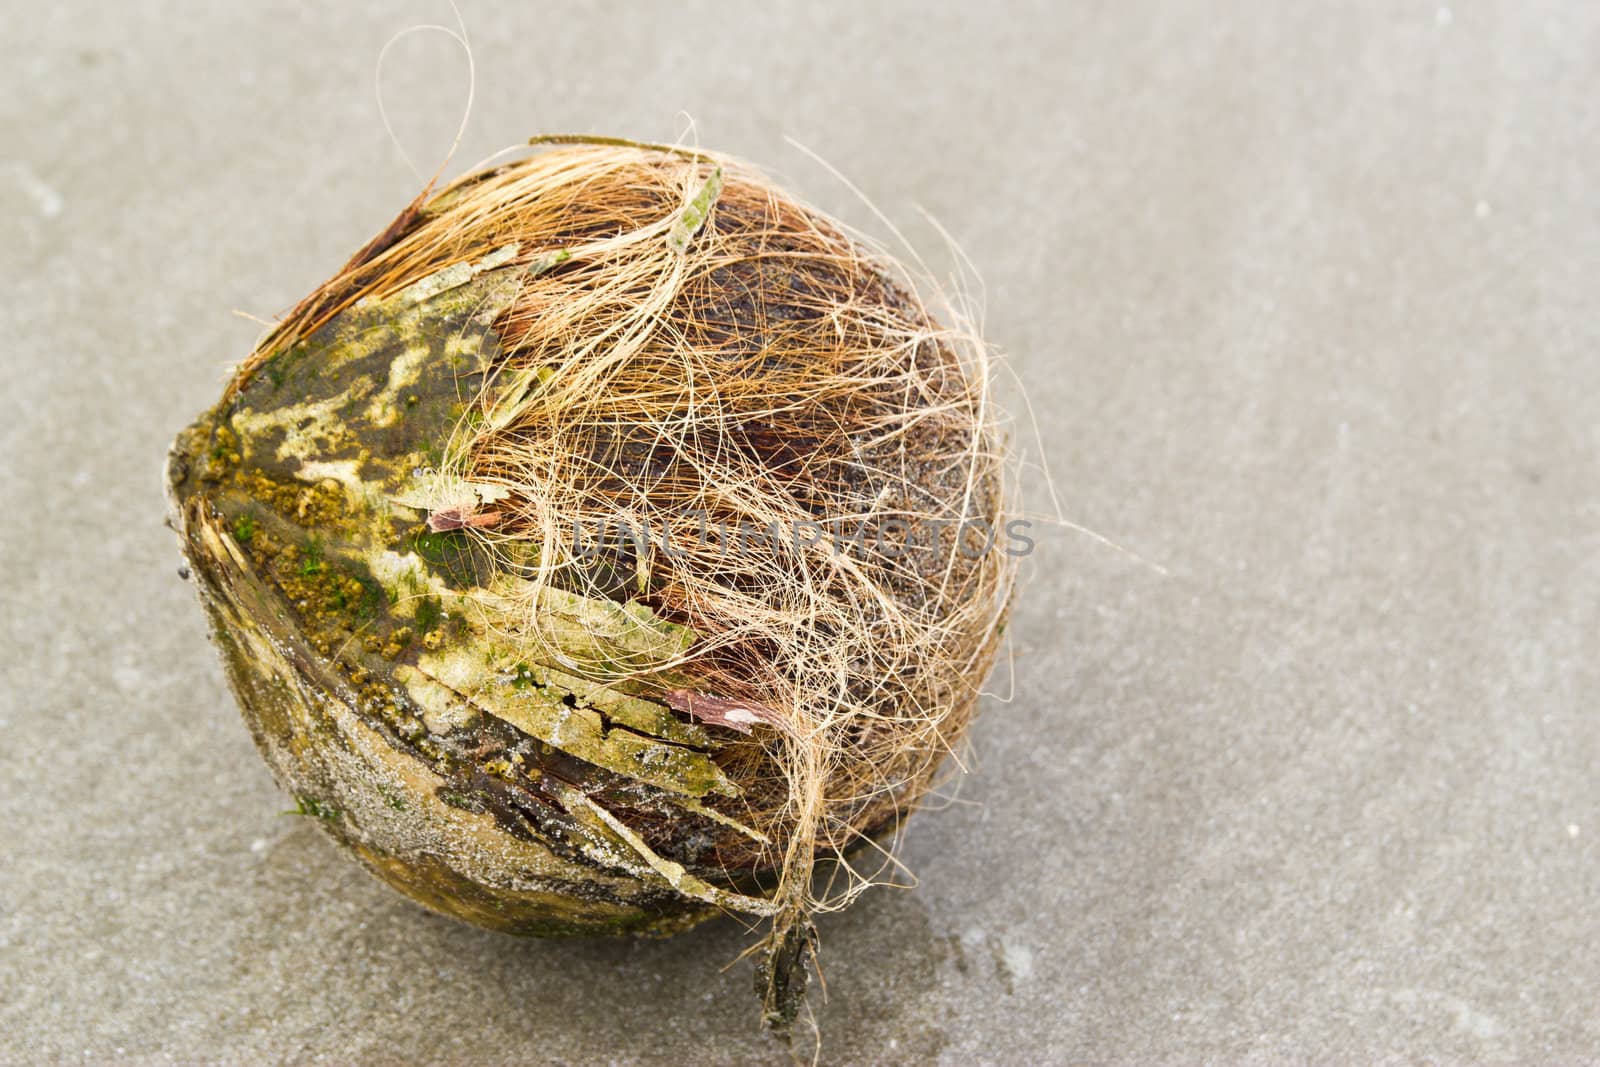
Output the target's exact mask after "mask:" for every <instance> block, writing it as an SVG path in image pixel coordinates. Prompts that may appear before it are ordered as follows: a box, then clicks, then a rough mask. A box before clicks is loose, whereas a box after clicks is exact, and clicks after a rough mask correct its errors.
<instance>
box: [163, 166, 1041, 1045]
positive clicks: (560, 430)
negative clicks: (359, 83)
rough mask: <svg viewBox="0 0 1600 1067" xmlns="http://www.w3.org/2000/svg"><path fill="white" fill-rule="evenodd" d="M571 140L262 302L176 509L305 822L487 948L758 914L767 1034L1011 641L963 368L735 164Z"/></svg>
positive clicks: (999, 541)
mask: <svg viewBox="0 0 1600 1067" xmlns="http://www.w3.org/2000/svg"><path fill="white" fill-rule="evenodd" d="M561 140H563V142H564V143H561V144H559V145H554V146H552V145H549V144H546V145H545V146H543V147H542V148H541V149H540V150H538V151H536V152H534V153H532V154H531V155H530V156H529V157H528V158H526V159H523V160H521V161H518V162H515V163H511V164H508V165H502V166H496V167H493V168H490V169H486V170H482V171H479V172H476V173H472V174H469V175H467V176H466V177H463V178H461V179H459V180H457V181H455V182H453V183H451V184H450V185H448V186H447V187H445V188H444V189H443V190H440V191H435V190H433V189H429V190H427V191H426V192H425V193H424V194H423V195H422V196H420V197H419V198H418V199H417V200H416V201H414V202H413V203H412V204H411V205H409V206H408V207H407V208H406V209H405V210H404V211H403V212H401V214H400V215H399V217H398V218H396V219H395V221H394V222H393V223H392V224H391V225H390V226H389V227H388V228H387V229H385V230H384V232H383V233H382V234H380V235H379V236H378V237H377V238H375V239H374V240H373V241H372V242H371V243H370V244H368V245H367V247H365V248H364V249H362V250H361V251H360V252H359V253H358V254H357V255H356V256H355V258H354V259H352V260H351V261H350V263H348V264H347V265H346V266H345V267H344V268H343V269H342V270H341V271H339V273H338V274H337V275H335V276H334V277H333V278H332V279H331V280H329V281H328V282H327V283H325V284H324V285H322V286H320V287H319V288H318V289H317V290H316V291H315V292H313V293H312V294H310V295H309V296H307V297H306V298H305V300H304V301H302V302H301V304H300V305H299V306H298V307H296V308H295V309H294V311H293V312H291V313H290V314H289V315H288V316H287V318H286V319H284V321H282V322H281V323H280V324H278V326H277V327H276V328H274V329H273V330H272V331H271V332H270V333H269V334H268V335H267V336H266V337H265V338H264V339H263V340H262V341H261V343H260V344H259V345H258V346H257V348H256V350H255V351H254V352H253V353H252V354H251V355H250V356H249V358H248V359H246V360H245V361H244V362H243V363H242V364H241V365H240V366H239V367H238V369H237V371H236V372H235V374H234V375H233V378H232V380H231V381H230V383H229V384H228V386H227V388H226V390H225V392H224V394H223V396H222V398H221V400H220V402H219V403H218V404H217V405H216V406H215V407H213V408H212V409H211V410H209V411H207V412H206V413H205V414H204V415H202V416H201V417H200V418H199V419H198V420H197V421H196V422H195V423H194V424H193V425H191V426H190V427H188V428H187V429H185V430H184V431H182V432H181V433H180V434H179V435H178V438H177V440H176V442H175V443H174V445H173V447H172V450H171V453H170V457H169V463H168V478H167V480H168V489H169V494H170V499H171V503H172V509H173V515H174V525H175V527H176V528H177V530H178V531H179V533H180V537H181V541H182V548H183V552H184V555H185V557H186V560H187V565H188V569H189V570H190V571H192V573H193V575H194V578H195V579H196V585H197V588H198V590H199V593H200V600H201V603H202V605H203V607H204V609H205V611H206V614H207V616H208V618H209V621H210V626H211V631H212V634H213V639H214V641H215V644H216V646H217V648H218V649H219V651H220V653H221V656H222V661H223V665H224V668H225V671H226V674H227V677H228V680H229V682H230V684H231V686H232V689H233V691H234V694H235V695H236V697H237V698H238V702H239V705H240V708H241V710H242V712H243V715H244V719H245V721H246V723H247V724H248V725H249V727H250V729H251V731H252V733H253V735H254V737H255V740H256V743H257V745H258V747H259V748H260V750H261V753H262V755H263V757H264V758H265V760H266V762H267V764H268V766H269V767H270V768H271V770H272V773H273V775H274V776H275V778H276V779H277V781H278V782H279V783H280V784H281V785H282V786H283V787H284V788H285V789H286V790H287V791H288V792H289V793H290V794H292V795H293V797H294V798H295V804H296V810H297V811H299V812H300V813H302V814H304V815H306V816H309V817H311V818H314V819H315V820H316V821H317V823H318V824H319V825H321V826H322V827H323V828H324V829H325V830H327V831H328V833H329V834H330V835H331V836H332V837H333V838H334V840H336V841H337V842H339V843H340V844H341V845H343V846H344V847H345V848H347V849H348V850H349V851H350V852H351V853H353V854H354V855H355V856H356V857H357V858H358V859H359V860H360V861H361V862H362V863H363V864H364V865H365V866H366V867H367V868H368V869H369V870H370V871H372V872H373V873H374V874H375V875H377V876H378V877H379V878H380V879H382V880H383V881H385V882H387V883H388V884H389V885H391V886H393V887H394V888H396V889H398V890H399V891H400V892H402V893H404V894H406V895H407V896H409V897H411V898H412V899H414V900H416V901H418V902H420V903H422V904H424V905H426V906H427V907H429V908H432V909H434V910H436V911H439V912H442V913H444V914H447V915H451V916H455V917H456V918H459V919H463V920H466V921H468V922H472V923H476V924H478V925H480V926H485V927H490V928H493V929H496V930H502V931H506V932H509V933H514V934H524V935H537V936H549V935H562V934H577V935H589V934H670V933H673V932H676V931H680V930H683V929H686V928H687V927H689V926H692V925H693V924H695V923H697V922H699V921H701V920H703V919H705V918H707V917H708V916H711V915H714V914H717V913H720V912H732V913H736V914H742V915H747V916H752V917H756V918H758V919H760V920H764V921H765V922H766V929H767V934H766V939H765V942H764V944H763V946H762V948H763V949H764V955H763V959H762V962H761V965H760V966H759V967H758V969H757V983H758V990H759V992H760V994H761V997H762V1000H763V1004H764V1018H765V1019H766V1021H768V1022H769V1023H773V1024H776V1025H779V1026H783V1025H786V1024H787V1023H788V1022H789V1021H791V1020H792V1019H793V1018H794V1013H795V1011H796V1010H797V1008H798V1006H799V1004H800V1001H801V997H802V995H803V991H804V988H805V981H806V973H807V962H808V959H809V957H810V955H811V953H812V952H813V950H814V945H815V941H814V936H813V933H812V927H811V921H810V917H811V916H812V915H813V914H815V913H817V912H818V911H823V910H827V909H830V908H837V907H841V906H843V905H844V904H846V903H848V902H849V901H850V900H851V899H853V898H854V897H855V896H856V895H857V894H858V893H859V892H860V891H861V890H862V889H863V888H864V887H866V886H867V885H869V884H871V883H873V882H874V881H875V880H877V878H876V873H877V872H880V871H882V870H883V869H884V865H885V864H886V863H892V862H893V854H892V838H893V836H894V835H892V834H891V831H892V830H893V829H894V828H895V827H896V826H898V824H899V823H900V821H901V820H902V819H903V818H904V817H905V816H906V814H907V813H908V812H909V811H910V810H911V809H912V808H913V807H914V806H915V805H916V804H917V802H918V800H919V799H920V798H921V797H922V796H923V795H924V794H925V793H926V792H927V790H928V789H929V787H930V784H931V783H932V781H933V778H934V774H935V771H936V769H937V768H938V767H939V766H940V763H941V760H942V759H943V758H944V756H945V755H946V754H947V753H949V752H950V751H951V750H952V749H953V748H955V747H956V746H957V745H958V743H959V741H960V739H961V737H962V735H963V732H964V730H965V729H966V726H967V723H968V722H969V720H970V718H971V716H972V714H973V712H974V709H975V707H976V704H977V701H978V695H979V686H980V684H981V683H982V681H983V679H984V678H985V676H986V675H987V674H988V672H989V670H990V667H991V665H992V663H993V660H994V658H995V652H996V645H997V641H998V639H999V635H1000V633H1001V631H1002V630H1003V627H1004V622H1005V617H1006V612H1007V608H1008V604H1009V597H1010V591H1011V582H1012V566H1011V564H1012V560H1011V558H1010V555H1009V553H1008V552H1007V550H1006V544H1005V541H1004V538H1003V536H997V534H1000V533H1001V532H1002V531H1003V530H1004V529H1005V526H1006V523H1007V517H1008V513H1007V510H1006V500H1005V494H1004V481H1005V468H1004V457H1003V452H1002V448H1001V442H1000V439H999V436H998V433H997V431H996V428H995V425H996V417H995V413H994V410H993V407H992V404H991V401H990V398H989V369H988V357H987V354H986V351H985V348H984V346H983V345H982V343H981V341H980V340H979V339H978V338H977V337H976V336H975V335H973V333H972V332H971V331H970V329H968V328H967V327H966V326H965V325H964V324H963V323H962V322H961V321H959V319H952V320H950V321H951V324H950V325H945V324H942V323H941V322H939V321H936V319H935V318H934V316H933V315H932V314H930V312H929V311H928V309H927V308H926V307H925V306H924V304H923V302H922V301H921V299H919V297H918V296H917V295H916V292H915V290H914V288H913V286H912V285H911V284H910V283H909V282H908V281H907V277H906V275H905V273H904V272H903V271H902V270H901V269H900V268H899V267H897V266H896V265H895V264H894V263H893V262H892V261H891V260H890V259H889V258H888V257H886V256H885V255H883V254H882V253H880V252H878V251H877V250H875V249H873V248H871V247H869V246H868V245H867V244H866V243H864V242H863V241H862V240H860V239H858V238H856V237H853V236H852V235H850V234H849V233H848V231H847V230H846V229H845V228H844V227H843V226H841V225H840V224H839V223H837V222H835V221H833V220H831V219H829V218H828V217H826V216H825V215H823V214H821V213H819V212H818V211H816V210H814V209H812V208H810V207H807V206H805V205H804V204H802V203H800V202H798V201H797V200H796V199H794V198H793V197H791V196H790V195H788V194H787V193H785V192H783V191H782V190H781V189H779V188H777V187H776V186H774V184H773V183H772V182H771V181H769V180H768V179H767V178H765V177H764V176H762V175H761V174H760V173H758V172H756V171H755V170H753V169H752V168H750V167H748V166H746V165H743V164H741V163H739V162H737V161H735V160H733V159H730V158H727V157H723V156H720V155H713V154H709V153H702V152H689V151H684V150H679V149H673V148H665V147H661V146H650V145H638V144H632V143H627V142H617V141H607V140H600V139H589V140H584V141H581V142H580V141H576V140H575V139H561ZM819 864H826V865H827V876H826V877H824V876H823V874H822V873H821V872H820V871H819V869H818V865H819Z"/></svg>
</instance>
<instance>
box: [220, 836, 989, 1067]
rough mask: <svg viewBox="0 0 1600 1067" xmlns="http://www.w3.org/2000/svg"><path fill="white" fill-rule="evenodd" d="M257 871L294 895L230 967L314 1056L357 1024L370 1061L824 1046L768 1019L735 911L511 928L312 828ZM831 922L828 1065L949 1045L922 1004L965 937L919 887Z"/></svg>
mask: <svg viewBox="0 0 1600 1067" xmlns="http://www.w3.org/2000/svg"><path fill="white" fill-rule="evenodd" d="M255 881H256V882H257V883H258V884H255V885H253V886H251V887H250V889H249V890H248V896H249V897H251V898H252V899H254V900H257V901H259V900H275V901H279V902H281V905H280V906H279V907H278V908H276V909H274V911H273V912H272V913H271V914H260V913H257V914H256V915H255V916H252V917H251V919H252V920H253V921H245V922H243V923H241V924H240V927H239V929H238V933H237V940H236V943H235V946H234V949H235V951H234V953H233V955H234V958H235V960H236V961H238V963H237V969H236V971H235V973H234V975H233V977H234V979H235V980H236V981H238V982H240V983H242V984H244V985H245V986H247V987H249V988H254V989H260V990H275V991H278V992H277V995H276V996H275V997H273V998H270V1001H271V1002H267V1001H263V1002H262V1003H261V1005H260V1008H259V1010H257V1011H252V1012H250V1013H249V1014H250V1016H251V1017H250V1018H238V1019H235V1020H233V1022H234V1024H236V1025H242V1026H243V1027H244V1028H246V1029H256V1028H270V1029H271V1031H272V1032H273V1037H274V1038H275V1039H276V1040H275V1041H274V1044H277V1045H278V1046H279V1047H282V1042H283V1040H284V1039H285V1038H288V1039H290V1041H289V1043H290V1044H294V1043H298V1044H299V1046H300V1050H301V1052H302V1053H303V1054H304V1055H305V1056H306V1057H307V1058H315V1057H316V1056H317V1055H319V1054H324V1053H331V1052H333V1051H335V1050H338V1051H339V1052H340V1053H341V1054H348V1053H349V1051H350V1045H349V1041H350V1036H351V1035H352V1034H360V1035H363V1038H362V1043H363V1045H364V1050H365V1052H366V1053H367V1054H368V1055H369V1056H370V1057H371V1058H372V1059H374V1060H388V1059H392V1058H393V1057H395V1056H404V1057H405V1058H406V1059H407V1060H408V1061H409V1062H415V1063H445V1062H460V1061H470V1062H475V1063H511V1062H518V1063H526V1062H558V1063H560V1062H574V1063H580V1062H581V1063H587V1062H593V1061H594V1060H596V1059H601V1060H605V1061H609V1062H623V1063H628V1062H651V1063H655V1062H664V1061H670V1060H673V1059H680V1058H681V1059H685V1060H686V1061H687V1062H693V1063H713V1064H721V1063H729V1064H732V1063H772V1064H788V1063H791V1062H793V1059H794V1058H795V1057H798V1058H799V1059H800V1060H801V1061H803V1062H810V1060H811V1057H812V1053H813V1051H814V1042H815V1037H814V1035H813V1033H812V1030H811V1028H810V1026H809V1025H808V1023H807V1022H806V1019H805V1017H804V1015H802V1018H801V1020H800V1021H799V1022H798V1023H797V1024H796V1027H795V1033H794V1044H793V1053H792V1054H791V1052H790V1051H789V1050H788V1049H786V1048H785V1047H784V1046H783V1045H782V1044H780V1043H779V1042H778V1041H776V1040H775V1039H773V1038H772V1037H770V1036H769V1035H767V1034H765V1033H763V1032H761V1031H760V1030H759V1029H758V1025H757V1024H758V1018H759V1015H758V1004H757V1001H756V999H755V997H754V996H753V995H752V982H753V971H754V966H753V963H752V962H751V960H749V959H744V960H740V959H738V957H739V955H740V954H741V953H742V952H743V951H744V950H745V949H747V948H748V947H749V946H751V945H752V944H755V943H756V942H757V939H758V934H757V932H754V931H752V932H747V931H746V929H745V927H744V926H743V925H742V924H741V923H740V922H739V921H737V920H735V919H732V918H720V919H714V920H712V921H710V922H707V923H705V924H703V925H702V926H700V927H697V928H695V929H693V930H690V931H688V932H686V933H683V934H679V935H677V936H676V937H671V938H666V939H660V940H651V939H642V938H617V939H610V938H571V939H534V938H517V937H511V936H508V935H504V934H498V933H494V932H492V931H485V930H480V929H477V928H474V927H470V926H467V925H465V924H462V923H460V922H457V921H455V920H452V919H448V918H445V917H443V916H439V915H435V914H433V913H431V912H429V911H427V910H425V909H423V908H422V907H420V906H418V905H416V904H413V903H411V902H409V901H407V900H405V899H403V898H401V897H399V896H398V895H396V894H394V893H393V892H392V891H390V890H389V889H387V888H386V887H384V886H383V885H382V884H380V883H379V882H378V881H377V880H376V879H373V878H371V877H370V876H367V875H365V874H364V873H363V872H361V870H360V869H359V868H358V867H357V866H356V865H354V864H351V863H349V862H348V860H347V859H346V858H345V857H344V856H343V855H341V854H340V853H339V851H338V850H337V849H335V848H333V847H330V843H329V842H327V841H325V840H323V839H322V835H321V834H320V833H318V832H317V831H316V830H315V829H314V828H313V827H312V826H310V825H305V826H303V827H296V828H295V829H294V830H292V831H291V832H290V833H288V834H287V835H285V836H283V837H281V838H279V839H277V841H276V842H275V843H274V844H273V845H272V846H270V849H269V850H268V851H267V852H266V854H265V855H264V856H263V858H262V862H261V864H260V866H259V867H258V868H257V875H256V879H255ZM818 926H819V935H820V938H821V945H822V950H821V964H822V967H823V968H824V974H825V979H826V994H825V995H824V990H823V987H822V986H821V984H819V983H818V982H817V981H816V980H815V979H813V981H812V985H811V998H810V1002H811V1005H812V1011H813V1012H814V1016H815V1019H816V1022H817V1025H818V1027H819V1028H820V1030H821V1034H822V1057H821V1062H823V1063H828V1062H860V1061H868V1062H875V1063H898V1062H927V1061H928V1060H929V1059H930V1058H932V1057H934V1056H936V1055H937V1054H938V1053H939V1051H940V1050H941V1049H942V1048H944V1046H945V1045H946V1035H945V1032H944V1030H943V1029H942V1026H940V1025H935V1024H934V1023H933V1022H932V1021H930V1020H927V1019H924V1018H918V1017H917V1016H918V1015H919V1012H918V1010H917V1009H918V1008H919V1007H920V1006H921V1005H922V1004H924V1003H928V1002H929V1000H928V997H927V996H926V994H928V993H930V992H931V991H932V990H933V989H934V988H935V987H936V986H937V985H938V984H939V982H940V975H941V972H942V971H943V970H944V969H945V968H946V966H947V964H949V963H950V962H951V960H952V958H953V954H954V953H956V952H959V946H958V945H956V943H955V939H954V938H952V937H948V936H941V935H938V934H936V933H935V932H934V930H933V928H932V925H931V923H930V920H929V916H928V912H927V910H926V907H925V906H924V905H923V904H922V903H921V902H920V901H919V900H918V899H917V897H916V895H915V894H914V893H909V892H905V891H901V890H891V889H880V890H873V891H871V892H868V893H867V894H866V895H865V896H863V897H862V898H861V899H860V900H859V901H857V902H856V903H855V904H854V905H852V906H851V907H850V908H849V909H847V910H845V911H844V912H842V913H839V914H836V915H829V916H823V917H822V918H821V919H820V921H819V923H818ZM286 932H287V936H286ZM285 1027H287V1028H288V1031H289V1032H288V1033H285V1032H284V1031H285ZM296 1037H298V1042H295V1040H294V1039H295V1038H296Z"/></svg>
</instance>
